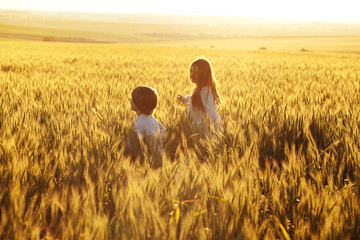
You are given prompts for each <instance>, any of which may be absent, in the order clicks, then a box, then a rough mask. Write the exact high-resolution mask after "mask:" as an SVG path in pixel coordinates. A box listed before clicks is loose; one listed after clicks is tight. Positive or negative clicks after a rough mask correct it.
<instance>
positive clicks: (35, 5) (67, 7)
mask: <svg viewBox="0 0 360 240" xmlns="http://www.w3.org/2000/svg"><path fill="white" fill-rule="evenodd" d="M359 7H360V3H359V1H358V0H343V1H334V0H328V1H326V0H318V1H313V0H302V1H300V0H293V1H287V0H272V1H267V0H253V1H241V0H240V1H239V0H222V1H204V0H200V1H192V0H183V1H177V2H173V1H166V0H153V1H147V0H146V1H145V0H133V1H124V0H122V1H117V0H103V1H99V0H97V1H95V0H78V1H72V0H61V1H60V0H52V1H48V0H33V1H26V0H12V1H3V2H2V3H0V9H14V10H16V9H18V10H46V11H71V12H112V13H161V14H186V15H207V16H236V17H256V18H276V19H296V20H322V21H328V20H331V21H359V20H360V14H358V9H359Z"/></svg>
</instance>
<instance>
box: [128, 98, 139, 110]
mask: <svg viewBox="0 0 360 240" xmlns="http://www.w3.org/2000/svg"><path fill="white" fill-rule="evenodd" d="M129 101H130V105H131V107H130V108H131V110H133V111H135V112H136V111H137V110H138V107H137V106H136V105H135V103H134V102H133V100H132V98H130V100H129Z"/></svg>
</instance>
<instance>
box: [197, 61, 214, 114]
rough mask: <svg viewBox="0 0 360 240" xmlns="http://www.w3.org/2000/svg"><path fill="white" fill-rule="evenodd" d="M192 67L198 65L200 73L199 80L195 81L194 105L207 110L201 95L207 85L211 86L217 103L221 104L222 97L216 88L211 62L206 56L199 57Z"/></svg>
mask: <svg viewBox="0 0 360 240" xmlns="http://www.w3.org/2000/svg"><path fill="white" fill-rule="evenodd" d="M191 67H197V68H198V74H199V75H198V79H197V82H196V83H195V84H196V87H195V91H194V93H193V95H192V97H191V103H192V105H193V106H194V107H195V108H197V109H200V110H201V111H205V107H204V105H203V103H202V101H201V95H200V91H201V88H202V87H205V86H210V87H211V92H212V94H213V96H214V98H215V101H216V104H220V102H221V99H220V95H219V93H218V91H217V89H216V79H215V75H214V73H213V71H212V67H211V63H210V62H209V61H208V60H207V59H205V58H199V59H197V60H195V61H194V62H193V63H192V64H191Z"/></svg>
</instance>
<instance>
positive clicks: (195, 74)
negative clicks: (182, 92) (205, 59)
mask: <svg viewBox="0 0 360 240" xmlns="http://www.w3.org/2000/svg"><path fill="white" fill-rule="evenodd" d="M198 78H199V67H198V66H194V65H193V66H191V68H190V79H191V81H192V82H193V83H197V82H198Z"/></svg>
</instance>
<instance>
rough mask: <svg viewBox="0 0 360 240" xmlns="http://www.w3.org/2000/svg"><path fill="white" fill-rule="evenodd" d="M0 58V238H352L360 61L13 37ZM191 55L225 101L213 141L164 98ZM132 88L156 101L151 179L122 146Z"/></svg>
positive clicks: (359, 161) (178, 87) (357, 201)
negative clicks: (157, 141)
mask: <svg viewBox="0 0 360 240" xmlns="http://www.w3.org/2000/svg"><path fill="white" fill-rule="evenodd" d="M269 44H271V42H269ZM261 46H263V45H260V44H259V45H258V47H261ZM267 46H269V45H267ZM258 47H256V48H255V49H257V48H258ZM310 48H311V47H310ZM297 49H298V50H300V48H298V47H297ZM0 50H1V54H0V189H1V191H0V203H1V205H0V206H1V208H0V239H357V238H358V237H359V236H360V186H359V184H360V151H359V148H360V135H359V128H360V55H358V54H342V53H326V52H306V51H303V52H301V51H280V50H279V51H264V50H263V51H260V50H251V51H250V50H241V49H240V50H239V49H236V48H235V49H232V48H217V47H215V48H209V47H208V48H200V47H194V46H192V45H188V46H181V47H179V46H177V47H174V46H167V47H165V46H145V45H144V46H140V45H120V44H119V45H117V44H113V45H106V44H81V43H76V44H75V43H45V42H19V41H13V42H9V41H1V42H0ZM356 51H357V49H356ZM198 56H204V57H206V58H207V59H209V60H210V62H211V63H212V65H213V69H214V73H215V76H216V78H217V82H218V87H219V92H220V95H221V97H222V100H223V102H222V104H221V105H220V110H219V113H220V115H221V116H222V118H223V121H224V124H225V131H224V134H223V135H222V136H220V137H219V138H214V139H211V140H209V141H203V140H200V141H198V140H199V138H198V136H197V135H194V134H193V133H192V132H191V131H190V128H189V125H188V122H187V120H186V106H184V105H182V104H180V103H179V102H177V100H176V96H177V95H178V94H190V93H191V90H192V88H193V85H191V83H190V80H189V67H190V64H191V62H192V61H193V60H194V59H195V58H196V57H198ZM137 85H148V86H151V87H153V88H156V89H157V91H158V93H159V104H158V107H157V109H156V112H155V117H156V118H157V119H158V120H159V121H160V122H161V123H162V124H163V125H164V126H165V127H166V129H167V136H166V139H165V142H164V145H165V152H164V154H163V156H162V162H163V163H162V166H161V167H159V168H152V167H151V159H147V161H145V163H144V164H139V162H138V161H136V162H134V163H132V162H131V161H130V158H129V157H128V156H124V149H123V148H122V147H121V146H122V143H123V141H124V140H125V139H126V138H127V136H129V134H130V133H131V131H132V129H131V127H132V125H133V122H134V120H135V113H134V112H132V111H131V110H130V104H129V101H128V100H129V97H130V94H131V91H132V89H133V88H134V87H136V86H137Z"/></svg>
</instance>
